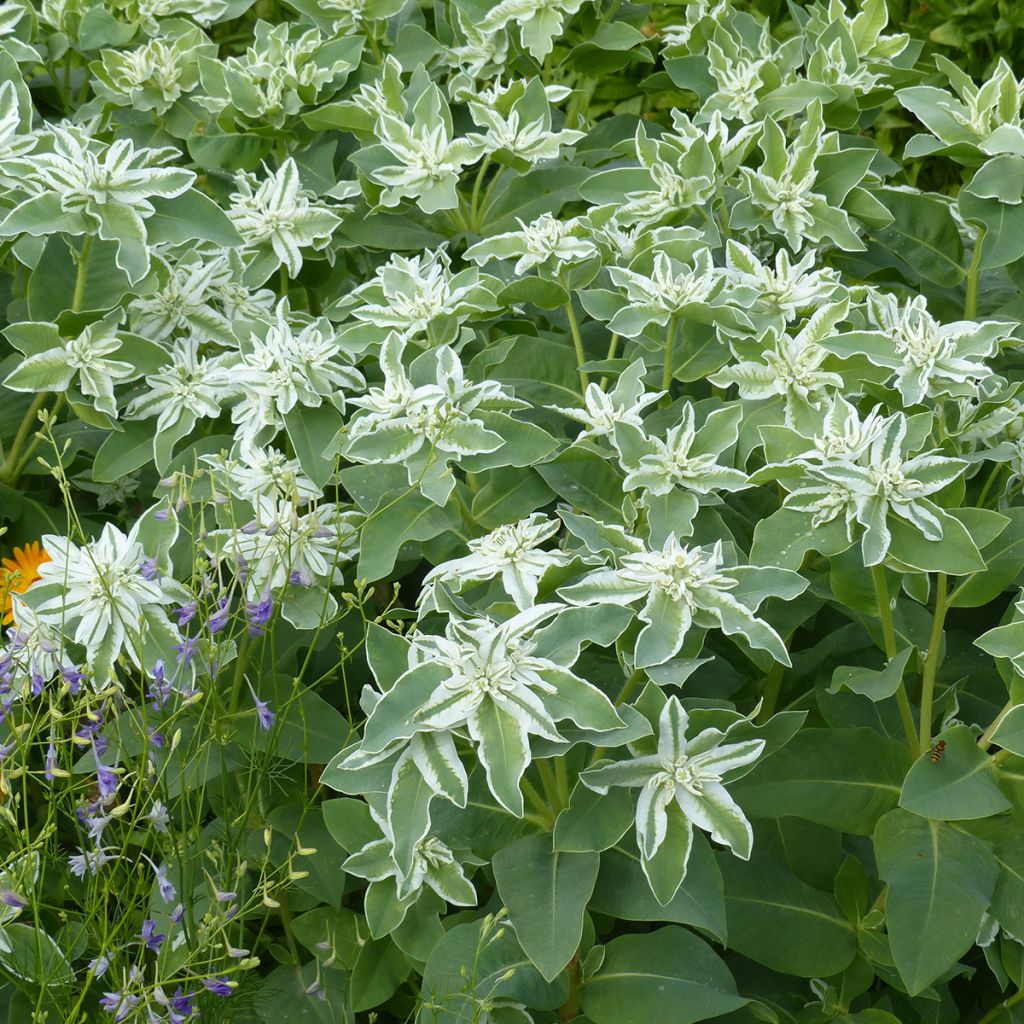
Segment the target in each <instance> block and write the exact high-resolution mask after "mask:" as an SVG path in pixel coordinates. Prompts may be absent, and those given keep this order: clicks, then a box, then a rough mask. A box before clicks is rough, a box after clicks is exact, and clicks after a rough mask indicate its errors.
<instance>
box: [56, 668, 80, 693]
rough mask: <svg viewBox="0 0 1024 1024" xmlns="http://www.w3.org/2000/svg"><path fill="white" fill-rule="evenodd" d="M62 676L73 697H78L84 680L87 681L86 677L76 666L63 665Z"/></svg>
mask: <svg viewBox="0 0 1024 1024" xmlns="http://www.w3.org/2000/svg"><path fill="white" fill-rule="evenodd" d="M60 674H61V675H62V676H63V677H64V682H66V683H67V684H68V690H69V691H70V692H71V695H72V696H77V694H78V691H79V690H80V689H81V688H82V680H83V679H85V676H84V675H83V674H82V673H81V672H79V671H78V669H77V668H75V666H74V665H63V666H62V667H61V670H60Z"/></svg>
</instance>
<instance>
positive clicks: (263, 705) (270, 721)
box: [249, 686, 277, 732]
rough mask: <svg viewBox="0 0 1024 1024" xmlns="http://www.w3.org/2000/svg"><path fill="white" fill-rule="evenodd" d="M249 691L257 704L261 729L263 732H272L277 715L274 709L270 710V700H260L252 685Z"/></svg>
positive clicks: (257, 716)
mask: <svg viewBox="0 0 1024 1024" xmlns="http://www.w3.org/2000/svg"><path fill="white" fill-rule="evenodd" d="M249 692H250V693H251V694H252V699H253V703H254V704H255V705H256V718H257V719H258V720H259V723H260V729H262V730H263V732H270V730H271V729H272V728H273V726H274V719H275V718H276V717H277V716H276V715H275V714H274V712H273V711H271V710H270V702H269V701H265V700H260V699H259V697H257V696H256V691H255V690H254V689H253V688H252V687H251V686H250V687H249Z"/></svg>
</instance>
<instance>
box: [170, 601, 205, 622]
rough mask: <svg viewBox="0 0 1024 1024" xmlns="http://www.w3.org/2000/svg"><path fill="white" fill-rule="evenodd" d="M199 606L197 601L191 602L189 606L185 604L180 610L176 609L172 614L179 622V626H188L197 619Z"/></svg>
mask: <svg viewBox="0 0 1024 1024" xmlns="http://www.w3.org/2000/svg"><path fill="white" fill-rule="evenodd" d="M198 609H199V606H198V605H197V604H196V603H195V601H189V602H188V604H183V605H182V606H181V607H180V608H175V609H174V611H173V612H171V614H172V615H173V616H174V617H175V618H176V619H177V620H178V625H179V626H187V625H188V624H189V623H190V622H191V621H192V620H193V619H194V618H195V617H196V611H198Z"/></svg>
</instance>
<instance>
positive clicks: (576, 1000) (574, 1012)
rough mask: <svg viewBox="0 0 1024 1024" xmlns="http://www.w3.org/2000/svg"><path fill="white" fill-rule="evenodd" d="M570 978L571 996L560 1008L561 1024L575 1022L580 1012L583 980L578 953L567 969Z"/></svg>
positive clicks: (567, 997) (566, 998) (568, 996)
mask: <svg viewBox="0 0 1024 1024" xmlns="http://www.w3.org/2000/svg"><path fill="white" fill-rule="evenodd" d="M565 973H566V975H568V978H569V994H568V995H567V996H566V997H565V1002H564V1003H562V1005H561V1006H560V1007H559V1008H558V1020H559V1021H560V1022H565V1021H570V1020H575V1019H576V1018H577V1017H578V1016H579V1012H580V988H581V987H582V983H583V979H582V977H581V975H580V957H579V954H578V953H576V954H574V955H573V958H572V959H571V960H570V961H569V963H568V965H567V966H566V968H565Z"/></svg>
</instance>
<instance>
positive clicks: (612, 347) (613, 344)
mask: <svg viewBox="0 0 1024 1024" xmlns="http://www.w3.org/2000/svg"><path fill="white" fill-rule="evenodd" d="M618 350H619V336H618V335H617V334H613V335H612V340H611V341H610V342H609V343H608V355H606V356H605V359H606V360H607V361H608V362H609V363H610V362H611V361H612V360H613V359H614V358H615V353H616V352H618ZM597 386H598V387H599V388H600V389H601V390H602V391H604V389H605V388H606V387H608V378H607V377H602V378H601V380H600V382H599V383H598V385H597Z"/></svg>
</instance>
